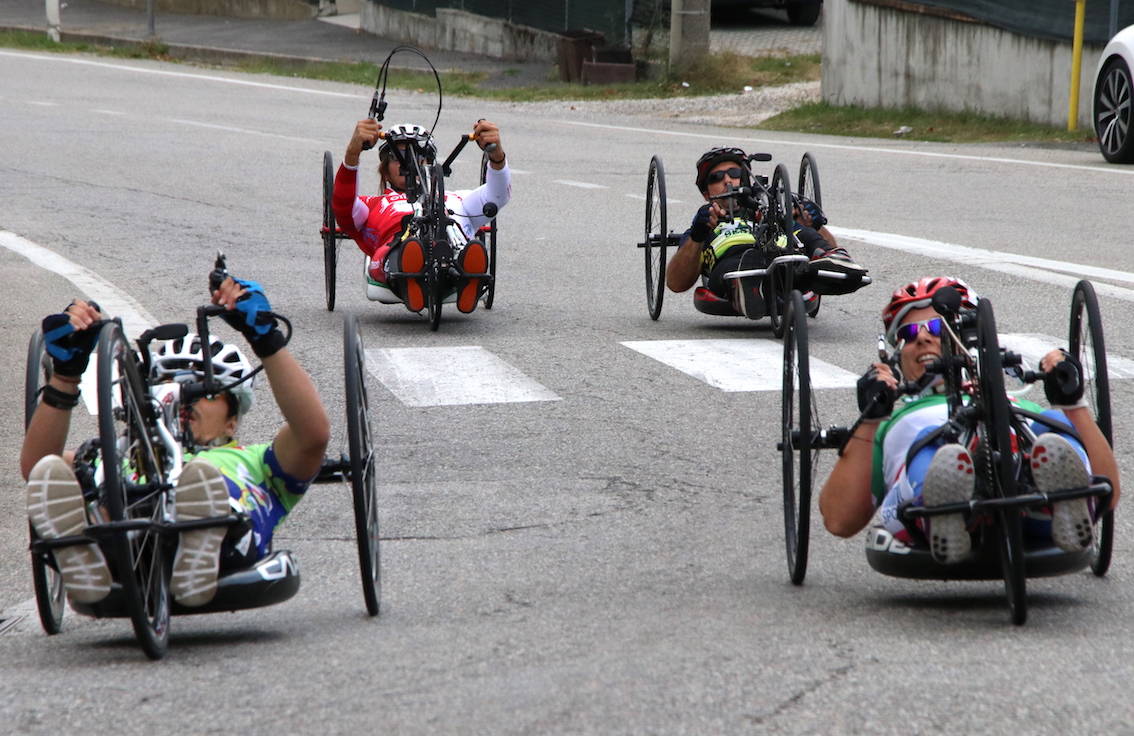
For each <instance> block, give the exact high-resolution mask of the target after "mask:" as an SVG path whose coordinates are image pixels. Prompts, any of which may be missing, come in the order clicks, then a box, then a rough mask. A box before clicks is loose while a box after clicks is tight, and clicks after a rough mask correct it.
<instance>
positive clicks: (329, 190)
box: [321, 151, 339, 312]
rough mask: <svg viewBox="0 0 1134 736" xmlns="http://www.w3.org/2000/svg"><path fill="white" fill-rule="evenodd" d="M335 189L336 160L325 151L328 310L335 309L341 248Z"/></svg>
mask: <svg viewBox="0 0 1134 736" xmlns="http://www.w3.org/2000/svg"><path fill="white" fill-rule="evenodd" d="M334 190H335V162H334V157H332V156H331V152H330V151H324V152H323V229H322V231H321V232H322V235H323V279H324V285H325V287H326V291H327V311H328V312H333V311H335V269H336V267H337V266H338V260H339V250H338V244H337V240H336V238H335V212H334V210H333V209H331V196H332V194H333V192H334Z"/></svg>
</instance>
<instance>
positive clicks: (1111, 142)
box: [1093, 56, 1134, 164]
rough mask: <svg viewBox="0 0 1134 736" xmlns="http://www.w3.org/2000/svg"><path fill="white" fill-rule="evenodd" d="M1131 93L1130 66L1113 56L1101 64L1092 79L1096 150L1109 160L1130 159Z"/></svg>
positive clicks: (1133, 145)
mask: <svg viewBox="0 0 1134 736" xmlns="http://www.w3.org/2000/svg"><path fill="white" fill-rule="evenodd" d="M1132 95H1134V86H1132V84H1131V77H1130V67H1129V66H1127V64H1126V62H1125V61H1124V60H1123V59H1122V58H1121V57H1118V56H1116V57H1114V58H1113V59H1111V60H1110V61H1108V62H1107V64H1106V66H1104V67H1103V70H1102V73H1100V74H1099V78H1098V80H1097V82H1096V83H1095V99H1094V111H1093V112H1094V115H1093V117H1094V123H1095V133H1096V135H1098V139H1099V151H1101V152H1102V155H1103V158H1105V159H1106V160H1107V161H1109V162H1111V163H1112V164H1128V163H1134V131H1131V129H1130V128H1131V124H1132V123H1134V111H1132V110H1131V104H1132V103H1134V100H1132Z"/></svg>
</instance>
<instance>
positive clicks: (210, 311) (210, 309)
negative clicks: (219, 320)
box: [201, 304, 228, 317]
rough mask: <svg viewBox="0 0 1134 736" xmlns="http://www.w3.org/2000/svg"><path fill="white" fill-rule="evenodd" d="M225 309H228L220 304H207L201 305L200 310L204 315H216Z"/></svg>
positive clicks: (222, 312) (225, 310)
mask: <svg viewBox="0 0 1134 736" xmlns="http://www.w3.org/2000/svg"><path fill="white" fill-rule="evenodd" d="M227 311H228V310H227V309H225V308H224V307H222V306H221V305H220V304H209V305H208V306H204V307H201V312H202V313H203V314H204V315H205V316H206V317H217V316H219V315H222V314H224V313H225V312H227Z"/></svg>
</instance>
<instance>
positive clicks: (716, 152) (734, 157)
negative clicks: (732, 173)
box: [697, 146, 748, 192]
mask: <svg viewBox="0 0 1134 736" xmlns="http://www.w3.org/2000/svg"><path fill="white" fill-rule="evenodd" d="M721 161H735V162H736V163H738V164H740V168H741V170H742V171H743V172H744V174H743V176H742V180H741V183H742V184H744V185H745V186H747V185H748V154H747V153H745V152H744V150H743V149H740V148H735V147H731V148H730V147H723V146H717V147H716V148H710V149H709V150H708V151H705V152H704V153H703V154H701V158H699V159H697V188H698V189H700V190H701V191H702V192H706V191H708V189H709V187H708V186H707V184H706V183H705V179H706V178H708V176H709V172H710V171H712V169H713V167H714V166H716V165H717V164H719V163H720V162H721Z"/></svg>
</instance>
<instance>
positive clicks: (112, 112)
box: [91, 107, 126, 115]
mask: <svg viewBox="0 0 1134 736" xmlns="http://www.w3.org/2000/svg"><path fill="white" fill-rule="evenodd" d="M91 112H97V113H98V114H100V115H125V114H126V113H124V112H122V111H121V110H103V109H100V108H97V107H96V108H94V109H93V110H91Z"/></svg>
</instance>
